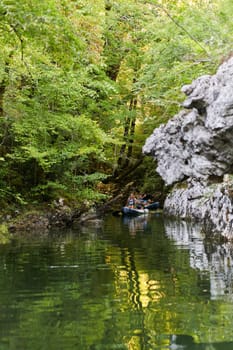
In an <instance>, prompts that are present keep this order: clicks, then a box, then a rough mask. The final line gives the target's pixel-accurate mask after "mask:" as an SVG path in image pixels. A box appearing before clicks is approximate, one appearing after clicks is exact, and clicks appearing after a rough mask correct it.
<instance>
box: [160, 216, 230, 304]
mask: <svg viewBox="0 0 233 350" xmlns="http://www.w3.org/2000/svg"><path fill="white" fill-rule="evenodd" d="M165 231H166V235H167V236H168V237H169V238H170V239H172V240H173V241H175V242H176V244H177V246H179V247H180V248H183V249H184V248H186V249H188V250H189V259H190V266H191V267H192V268H193V269H198V270H200V271H201V272H203V273H205V272H208V273H209V279H210V294H211V298H212V299H216V298H220V297H222V296H225V297H227V298H229V299H232V300H233V269H232V267H233V246H232V244H231V243H229V242H228V243H222V244H219V243H215V242H214V241H211V240H208V239H206V236H205V234H204V233H203V232H202V229H201V225H199V224H193V223H188V222H185V221H172V220H166V221H165Z"/></svg>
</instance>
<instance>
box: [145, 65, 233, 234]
mask: <svg viewBox="0 0 233 350" xmlns="http://www.w3.org/2000/svg"><path fill="white" fill-rule="evenodd" d="M182 91H183V92H184V93H185V94H186V96H187V98H186V100H185V101H184V103H183V107H184V108H185V109H184V110H182V111H181V112H180V113H179V114H178V115H176V116H175V117H174V118H172V119H171V120H170V121H169V122H168V123H167V124H166V125H161V126H160V127H159V128H157V129H155V130H154V132H153V134H152V135H151V136H150V137H149V138H148V139H147V140H146V143H145V145H144V147H143V152H144V154H147V155H151V156H152V157H153V158H154V159H155V160H156V161H157V171H158V173H159V174H160V175H161V177H162V178H163V179H164V181H165V183H166V184H168V185H171V184H174V183H176V186H175V188H174V189H173V191H172V192H171V193H170V195H169V196H168V197H167V199H166V201H165V204H164V210H165V212H166V213H167V214H169V215H175V216H179V217H182V218H187V217H189V218H195V219H197V220H202V221H203V222H204V223H205V224H206V225H207V226H208V225H209V226H210V227H211V229H213V230H214V231H216V232H221V233H222V234H223V235H224V236H227V237H229V238H233V176H231V175H229V176H227V175H226V174H231V173H233V58H231V59H229V60H228V61H227V62H225V63H223V64H222V65H221V66H220V67H219V69H218V71H217V73H216V74H215V75H213V76H210V75H205V76H202V77H200V78H198V79H196V80H195V81H193V82H192V84H190V85H186V86H184V87H183V88H182ZM223 178H224V181H223ZM213 179H215V180H213ZM229 179H230V181H229ZM181 181H183V183H182V186H179V185H177V183H179V182H181ZM184 181H185V182H184Z"/></svg>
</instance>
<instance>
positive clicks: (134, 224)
mask: <svg viewBox="0 0 233 350" xmlns="http://www.w3.org/2000/svg"><path fill="white" fill-rule="evenodd" d="M148 220H149V217H148V216H147V215H141V216H135V217H129V216H127V215H125V216H123V223H124V225H127V226H128V228H129V232H130V234H131V235H132V236H135V235H136V233H137V232H140V231H144V230H145V229H146V227H147V223H148Z"/></svg>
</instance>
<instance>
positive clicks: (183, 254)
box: [0, 216, 233, 350]
mask: <svg viewBox="0 0 233 350" xmlns="http://www.w3.org/2000/svg"><path fill="white" fill-rule="evenodd" d="M184 225H185V224H178V223H175V222H173V223H170V222H167V223H166V222H165V224H164V221H163V220H162V218H161V217H159V216H152V217H150V218H149V220H148V222H147V221H145V218H138V219H137V220H127V219H122V218H114V217H108V218H106V219H105V221H104V222H103V225H102V227H100V228H84V229H83V230H82V231H76V232H71V231H69V232H62V233H61V232H60V233H59V234H58V233H56V234H52V233H51V234H50V235H49V236H47V237H41V238H38V239H32V237H29V238H26V237H25V238H22V239H15V241H14V242H12V243H11V244H9V245H4V246H0V323H1V327H0V350H3V349H4V350H7V349H12V350H16V349H17V350H18V349H24V350H27V349H30V350H31V349H33V350H37V349H38V350H39V349H40V350H42V349H46V350H47V349H48V350H53V349H54V350H55V349H56V350H59V349H62V350H68V349H72V350H73V349H77V350H89V349H90V350H99V349H101V350H102V349H109V350H111V349H122V350H125V349H126V350H151V349H205V350H207V349H208V350H210V349H217V350H218V349H221V350H227V349H230V348H231V349H232V348H233V347H232V345H233V343H231V341H232V340H233V336H232V329H233V313H232V306H233V303H232V300H233V299H232V294H231V286H229V283H230V282H231V268H232V265H231V256H232V255H231V250H230V251H227V247H225V246H224V247H220V248H221V249H220V251H219V255H218V249H219V248H218V247H215V246H212V245H211V244H209V242H206V241H203V240H202V239H201V238H202V237H201V235H200V232H199V231H198V228H195V227H191V228H190V227H189V226H188V225H186V226H184ZM223 248H224V249H225V254H227V258H226V261H227V267H224V266H225V265H224V261H225V260H224V252H223V250H224V249H223ZM213 257H215V258H216V260H213ZM229 259H230V260H229ZM222 262H223V266H222V265H221V264H222ZM224 268H225V270H224ZM226 268H227V271H226ZM218 269H219V271H218ZM216 276H217V277H218V279H217V277H216ZM221 278H222V280H221ZM226 280H227V281H226ZM217 282H218V283H217ZM219 283H222V284H224V283H225V287H224V286H223V285H222V289H221V288H220V287H219ZM224 291H227V292H228V294H226V295H225V294H224ZM222 292H223V293H222ZM218 293H219V294H218Z"/></svg>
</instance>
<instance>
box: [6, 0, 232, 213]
mask: <svg viewBox="0 0 233 350" xmlns="http://www.w3.org/2000/svg"><path fill="white" fill-rule="evenodd" d="M232 13H233V2H232V0H189V1H188V0H128V1H125V0H40V1H33V0H19V1H15V0H0V48H1V50H0V51H1V55H0V123H1V127H0V135H1V136H0V163H1V164H0V165H1V166H0V204H1V208H6V209H7V208H9V207H12V206H13V207H27V206H28V205H40V204H43V203H52V202H53V201H54V200H57V199H58V198H61V197H62V198H64V199H65V200H66V201H67V202H69V203H74V205H77V206H79V205H84V203H85V205H86V206H91V205H92V204H93V203H99V202H101V201H105V200H106V199H107V198H109V197H110V196H111V195H112V193H113V191H117V189H119V188H121V187H122V186H124V185H125V184H127V183H128V182H130V181H134V182H135V183H136V185H137V187H138V188H139V189H140V190H141V191H144V192H156V191H158V188H160V189H161V186H163V185H162V182H161V179H160V178H159V176H158V175H157V174H156V172H155V164H154V163H153V161H152V160H151V159H147V158H146V157H143V155H142V146H143V144H144V143H145V140H146V138H147V137H148V136H149V135H150V134H151V133H152V132H153V129H154V128H155V127H157V126H159V125H160V124H161V123H164V122H166V121H167V120H168V119H169V118H171V117H173V116H174V115H175V114H176V113H177V112H178V111H179V110H180V108H181V107H180V106H181V103H182V101H183V99H184V96H183V94H182V93H181V91H180V90H181V87H182V85H184V84H188V83H190V82H191V81H192V80H193V79H195V78H197V77H198V76H200V75H203V74H212V73H213V72H214V71H215V70H216V68H217V67H218V66H219V64H220V63H221V62H222V61H223V60H224V59H226V57H228V56H229V55H231V49H232V31H233V22H232Z"/></svg>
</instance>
